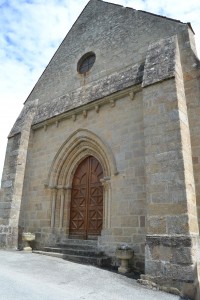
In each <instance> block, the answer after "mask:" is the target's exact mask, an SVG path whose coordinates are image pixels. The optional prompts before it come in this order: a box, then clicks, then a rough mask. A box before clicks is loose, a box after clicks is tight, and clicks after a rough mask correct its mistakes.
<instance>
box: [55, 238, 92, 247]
mask: <svg viewBox="0 0 200 300" xmlns="http://www.w3.org/2000/svg"><path fill="white" fill-rule="evenodd" d="M59 244H60V245H89V246H97V240H83V239H72V238H70V239H63V240H62V241H61V242H60V243H59Z"/></svg>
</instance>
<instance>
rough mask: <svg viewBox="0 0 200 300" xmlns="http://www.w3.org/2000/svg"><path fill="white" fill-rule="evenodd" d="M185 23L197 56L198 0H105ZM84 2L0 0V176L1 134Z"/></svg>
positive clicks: (199, 31)
mask: <svg viewBox="0 0 200 300" xmlns="http://www.w3.org/2000/svg"><path fill="white" fill-rule="evenodd" d="M107 2H110V3H115V4H120V5H123V6H127V7H132V8H134V9H138V10H145V11H149V12H152V13H155V14H159V15H163V16H167V17H169V18H174V19H177V20H181V21H182V22H191V24H192V27H193V29H194V31H195V37H196V46H197V51H198V55H199V56H200V17H199V16H200V1H199V0H190V1H188V0H181V1H180V0H116V1H115V0H113V1H111V0H108V1H107ZM87 3H88V0H0V101H1V102H0V179H1V174H2V170H3V163H4V158H5V151H6V144H7V136H8V134H9V132H10V130H11V128H12V126H13V124H14V122H15V120H16V119H17V117H18V115H19V113H20V111H21V109H22V107H23V103H24V102H25V100H26V98H27V97H28V95H29V93H30V92H31V90H32V88H33V87H34V85H35V83H36V82H37V80H38V78H39V77H40V75H41V73H42V72H43V70H44V68H45V67H46V65H47V64H48V62H49V61H50V59H51V57H52V56H53V54H54V53H55V51H56V49H57V48H58V46H59V45H60V43H61V41H62V40H63V39H64V37H65V35H66V34H67V32H68V31H69V29H70V28H71V26H72V25H73V23H74V22H75V20H76V19H77V17H78V16H79V14H80V13H81V11H82V10H83V9H84V7H85V6H86V4H87Z"/></svg>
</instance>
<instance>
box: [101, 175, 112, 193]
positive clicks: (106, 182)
mask: <svg viewBox="0 0 200 300" xmlns="http://www.w3.org/2000/svg"><path fill="white" fill-rule="evenodd" d="M100 181H101V183H102V185H103V187H104V189H105V190H109V189H110V177H104V178H102V179H100Z"/></svg>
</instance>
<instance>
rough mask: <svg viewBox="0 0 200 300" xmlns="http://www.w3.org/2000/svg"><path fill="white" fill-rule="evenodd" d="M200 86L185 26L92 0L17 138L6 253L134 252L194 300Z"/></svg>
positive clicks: (7, 193) (6, 183)
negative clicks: (29, 240)
mask: <svg viewBox="0 0 200 300" xmlns="http://www.w3.org/2000/svg"><path fill="white" fill-rule="evenodd" d="M199 77H200V63H199V59H198V58H197V54H196V49H195V42H194V32H193V30H192V27H191V25H190V24H189V23H187V24H186V23H182V22H180V21H177V20H173V19H169V18H165V17H162V16H158V15H153V14H150V13H147V12H144V11H137V10H134V9H131V8H124V7H122V6H119V5H114V4H110V3H106V2H103V1H101V0H90V1H89V3H88V5H87V6H86V7H85V9H84V10H83V12H82V13H81V15H80V16H79V18H78V19H77V21H76V22H75V24H74V25H73V27H72V28H71V30H70V31H69V33H68V34H67V36H66V37H65V39H64V40H63V42H62V43H61V45H60V47H59V48H58V50H57V51H56V53H55V55H54V56H53V58H52V59H51V61H50V63H49V64H48V66H47V67H46V69H45V70H44V72H43V74H42V75H41V77H40V78H39V80H38V82H37V83H36V85H35V87H34V88H33V90H32V91H31V93H30V95H29V97H28V98H27V100H26V102H25V104H24V108H23V110H22V112H21V114H20V116H19V117H18V119H17V120H16V123H15V124H14V126H13V128H12V130H11V132H10V134H9V137H8V145H7V152H6V158H5V165H4V171H3V177H2V190H1V198H0V207H1V210H0V245H1V247H8V248H15V247H18V239H19V234H20V232H21V231H25V232H33V233H35V234H36V246H37V248H38V249H42V248H43V247H44V246H47V245H55V244H56V243H57V242H58V241H64V240H66V239H67V238H69V237H73V238H84V239H95V238H96V239H97V240H98V247H99V249H101V250H102V251H104V252H105V253H106V254H107V255H108V256H110V257H112V258H113V261H114V257H115V250H116V247H117V246H119V245H121V244H124V243H126V244H128V245H129V246H130V247H131V248H132V249H133V250H134V253H135V256H134V261H133V268H134V269H135V270H140V271H141V272H145V274H147V275H149V276H150V277H148V276H147V277H148V278H151V280H153V281H154V282H157V283H159V284H161V285H165V284H168V285H171V286H173V287H175V288H178V289H179V290H180V291H181V292H182V293H183V294H185V295H188V293H189V294H190V295H193V296H191V298H192V297H193V298H194V297H195V293H196V297H198V296H197V291H198V276H199V273H198V272H199V271H200V270H199V268H198V267H199V247H200V246H199V220H200V143H199V140H200V117H199V116H200V80H199ZM188 291H189V292H188ZM196 299H197V298H196Z"/></svg>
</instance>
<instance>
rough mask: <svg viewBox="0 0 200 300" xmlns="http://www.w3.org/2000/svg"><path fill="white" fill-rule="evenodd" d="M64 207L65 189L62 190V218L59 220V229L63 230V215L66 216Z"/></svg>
mask: <svg viewBox="0 0 200 300" xmlns="http://www.w3.org/2000/svg"><path fill="white" fill-rule="evenodd" d="M64 206H65V189H64V188H62V189H61V198H60V218H59V229H60V231H62V229H63V215H64Z"/></svg>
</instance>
